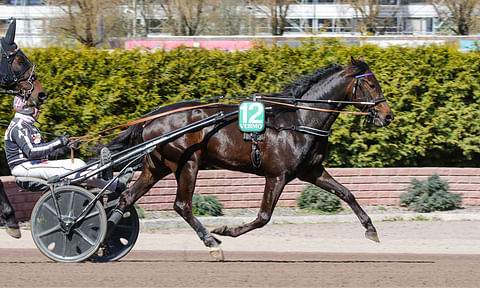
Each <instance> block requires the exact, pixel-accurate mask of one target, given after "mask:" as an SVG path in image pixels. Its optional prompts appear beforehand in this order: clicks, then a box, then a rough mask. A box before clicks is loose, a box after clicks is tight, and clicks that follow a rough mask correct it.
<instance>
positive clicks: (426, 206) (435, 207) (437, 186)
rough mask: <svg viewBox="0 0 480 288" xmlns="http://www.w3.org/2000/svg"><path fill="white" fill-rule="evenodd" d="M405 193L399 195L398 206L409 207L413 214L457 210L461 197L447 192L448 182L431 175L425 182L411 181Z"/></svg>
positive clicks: (436, 175)
mask: <svg viewBox="0 0 480 288" xmlns="http://www.w3.org/2000/svg"><path fill="white" fill-rule="evenodd" d="M411 184H412V185H411V186H410V187H409V188H407V189H406V190H407V193H403V194H402V195H400V202H399V204H400V206H404V207H409V208H411V209H413V211H415V212H432V211H445V210H453V209H455V208H457V207H458V206H459V204H460V202H461V201H462V195H461V194H456V193H452V192H450V191H449V187H448V182H447V181H443V180H441V179H440V176H438V174H433V175H432V176H430V177H428V179H427V180H425V181H419V180H417V179H412V181H411Z"/></svg>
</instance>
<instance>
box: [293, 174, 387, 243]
mask: <svg viewBox="0 0 480 288" xmlns="http://www.w3.org/2000/svg"><path fill="white" fill-rule="evenodd" d="M298 178H299V179H300V180H303V181H306V182H310V183H312V184H315V185H317V186H318V187H320V188H322V189H324V190H326V191H328V192H331V193H333V194H335V195H337V196H338V197H340V199H342V200H343V201H345V202H346V203H347V204H348V205H349V206H350V207H351V208H352V210H353V212H354V213H355V215H357V217H358V219H359V220H360V223H362V225H363V227H365V229H367V231H365V236H366V237H367V238H368V239H370V240H372V241H375V242H380V240H379V239H378V235H377V230H376V229H375V227H374V226H373V224H372V220H371V219H370V217H369V216H368V215H367V213H366V212H365V211H364V210H363V209H362V207H360V205H359V204H358V202H357V200H356V199H355V196H353V194H352V192H350V190H348V189H347V188H346V187H345V186H343V185H342V184H340V183H338V182H337V181H336V180H335V179H333V177H332V176H331V175H330V174H328V172H327V171H326V170H325V168H324V167H323V166H319V167H317V168H314V169H309V170H307V172H306V173H304V174H302V175H299V177H298Z"/></svg>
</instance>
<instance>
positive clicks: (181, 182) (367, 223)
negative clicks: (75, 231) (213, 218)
mask: <svg viewBox="0 0 480 288" xmlns="http://www.w3.org/2000/svg"><path fill="white" fill-rule="evenodd" d="M364 83H365V84H366V85H364ZM268 95H269V96H275V97H272V98H274V99H280V100H282V99H284V100H285V101H287V102H288V101H290V102H295V105H293V104H292V105H289V106H285V105H281V103H278V102H275V104H272V103H268V102H266V103H265V105H266V109H265V111H267V112H268V113H267V116H266V120H265V122H266V127H267V129H266V130H265V132H264V135H263V136H264V138H263V140H262V141H258V142H257V141H254V143H255V144H252V142H248V141H245V140H244V137H243V133H242V132H241V131H240V130H239V126H238V117H237V116H236V115H234V116H231V117H228V118H226V119H223V120H221V121H219V122H218V123H216V124H215V125H214V126H210V127H206V128H202V129H200V130H198V131H194V132H191V133H186V134H184V135H182V136H180V137H178V138H176V139H175V140H173V141H171V142H169V143H166V144H163V145H158V146H157V147H156V148H155V150H154V151H153V152H152V153H150V154H148V155H147V156H145V157H144V159H143V166H142V173H141V175H140V177H139V178H138V180H137V181H136V182H135V183H134V184H133V185H132V186H131V187H130V188H128V189H127V190H125V191H124V192H123V193H122V195H121V197H120V201H119V204H118V205H117V210H115V212H114V213H118V215H121V214H122V212H123V211H126V210H127V209H128V208H129V207H130V206H131V205H133V204H134V202H135V201H136V200H138V199H139V198H140V197H141V196H142V195H144V194H145V193H146V192H147V191H149V189H150V188H152V186H153V185H154V184H155V183H156V182H157V181H159V180H160V179H162V178H163V177H165V176H166V175H168V174H170V173H174V174H175V177H176V181H177V192H176V199H175V203H174V209H175V211H176V212H177V213H178V214H180V215H181V217H183V218H184V219H185V221H186V222H187V223H188V224H189V225H190V226H191V227H192V228H193V229H194V230H195V232H196V233H197V235H198V236H199V237H200V239H201V240H202V241H203V242H204V244H205V245H206V246H207V247H210V253H211V255H212V256H213V257H215V258H216V259H217V260H223V252H222V250H221V249H220V246H219V245H220V243H221V242H220V241H219V240H218V239H216V238H215V237H214V236H213V235H212V233H214V234H218V235H223V236H231V237H237V236H240V235H242V234H245V233H247V232H249V231H251V230H254V229H256V228H260V227H262V226H264V225H265V224H267V223H268V222H269V220H270V218H271V217H272V213H273V210H274V208H275V205H276V203H277V201H278V199H279V197H280V195H281V193H282V191H283V188H284V187H285V185H286V184H287V183H289V182H290V181H292V180H293V179H295V178H298V179H300V180H302V181H306V182H309V183H313V184H315V185H317V186H318V187H320V188H322V189H325V190H326V191H329V192H331V193H334V194H335V195H337V196H338V197H340V198H341V199H342V200H343V201H345V202H346V203H347V204H348V205H349V206H350V207H351V208H352V210H353V211H354V213H355V214H356V215H357V217H358V218H359V220H360V223H361V224H362V225H363V226H364V227H365V229H366V232H365V235H366V237H367V238H368V239H371V240H373V241H377V242H378V241H379V239H378V236H377V232H376V229H375V227H374V226H373V224H372V221H371V219H370V217H369V216H368V215H367V214H366V213H365V211H364V210H363V209H362V208H361V207H360V205H359V204H358V202H357V201H356V199H355V197H354V196H353V195H352V193H351V192H350V191H349V190H348V189H347V188H345V187H344V186H343V185H341V184H340V183H338V182H337V181H335V179H333V178H332V176H330V175H329V173H328V172H327V171H326V170H325V168H324V167H323V166H322V162H323V161H324V160H325V157H326V154H327V144H328V134H329V131H330V127H331V126H332V125H333V123H334V122H335V120H336V119H337V117H338V115H339V111H340V110H342V109H343V108H344V107H345V106H347V105H349V104H353V105H354V106H355V107H357V108H358V109H361V110H363V111H365V110H368V115H369V116H370V118H371V119H370V120H371V121H372V122H373V124H374V125H375V126H377V127H383V126H387V125H388V124H390V122H391V121H392V120H393V118H394V116H393V113H392V111H391V110H390V107H389V106H388V104H387V102H386V99H385V98H384V96H383V92H382V89H381V87H380V84H379V82H378V81H377V79H376V78H375V76H374V74H373V73H372V72H371V71H370V68H369V66H368V65H367V64H366V63H365V62H364V61H363V58H362V57H360V58H359V59H354V58H353V57H352V58H351V65H349V66H347V67H342V66H340V65H337V64H331V65H329V66H327V67H324V68H320V69H318V70H316V71H315V72H313V73H312V74H310V75H307V76H303V77H300V78H299V79H297V80H296V81H295V82H294V83H292V84H290V85H289V86H287V87H286V88H285V89H284V91H283V92H280V93H274V94H268ZM264 96H265V99H268V97H266V96H267V95H264ZM260 99H261V96H260ZM260 101H262V100H260ZM297 102H305V103H306V104H305V106H303V108H304V109H298V107H299V106H296V103H297ZM199 105H201V103H200V102H191V101H185V102H179V103H176V104H172V105H168V106H164V107H159V108H157V109H156V110H153V111H152V112H150V113H149V114H147V115H145V116H144V117H146V116H151V115H154V114H159V113H164V112H165V111H172V110H175V109H178V110H179V111H180V110H181V112H177V113H172V114H170V115H167V116H164V117H159V118H157V119H154V120H150V121H147V122H145V123H143V124H135V125H133V126H131V127H129V128H128V129H127V130H126V131H124V132H123V133H122V134H121V135H120V136H118V137H117V138H115V139H114V140H112V141H111V142H110V143H108V144H107V147H109V148H110V149H111V150H112V151H117V152H118V151H122V150H123V149H126V148H127V147H131V146H133V145H135V144H138V143H141V142H143V141H147V140H149V139H152V138H154V137H157V136H159V135H162V134H164V133H167V132H169V131H171V130H174V129H178V128H180V127H183V126H185V125H187V124H190V123H192V122H195V121H198V120H200V119H203V118H205V117H207V116H210V115H212V114H215V113H218V112H220V111H222V112H225V113H228V112H231V111H235V110H236V109H238V106H236V105H227V104H218V105H216V106H213V107H200V106H199ZM195 106H198V108H195ZM184 107H190V108H191V109H188V110H187V111H185V109H183V108H184ZM344 112H347V111H344ZM352 112H354V111H352ZM254 146H256V148H255V149H257V150H258V151H257V152H259V153H260V154H261V159H262V160H261V164H260V166H259V167H258V168H256V167H254V166H255V163H253V162H254V161H253V160H252V158H253V157H252V150H254ZM203 163H208V164H210V165H214V166H216V167H221V168H224V169H229V170H236V171H241V172H247V173H255V174H257V175H261V176H264V177H265V189H264V193H263V199H262V201H261V207H260V210H259V212H258V216H257V218H256V219H255V220H253V221H252V222H250V223H248V224H245V225H240V226H237V227H228V226H221V227H217V228H215V229H213V230H212V231H211V232H209V231H207V230H206V228H205V227H204V226H203V225H202V224H201V223H200V221H199V220H198V219H197V218H196V217H195V216H194V215H193V213H192V197H193V192H194V189H195V181H196V177H197V173H198V170H199V167H200V166H201V165H202V164H203ZM257 166H258V165H257ZM116 217H117V218H118V217H120V216H116ZM114 218H115V217H113V215H112V216H111V217H110V218H109V221H111V222H113V223H115V219H114Z"/></svg>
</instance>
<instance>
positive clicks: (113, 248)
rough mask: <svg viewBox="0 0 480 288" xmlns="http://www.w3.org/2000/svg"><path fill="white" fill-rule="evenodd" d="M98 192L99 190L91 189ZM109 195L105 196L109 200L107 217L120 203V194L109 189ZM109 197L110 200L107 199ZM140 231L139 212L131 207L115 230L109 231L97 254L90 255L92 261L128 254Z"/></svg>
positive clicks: (107, 259)
mask: <svg viewBox="0 0 480 288" xmlns="http://www.w3.org/2000/svg"><path fill="white" fill-rule="evenodd" d="M91 192H92V193H93V194H97V193H98V192H99V190H93V191H91ZM106 195H107V196H108V197H103V198H102V199H104V201H108V202H107V203H106V204H105V205H104V209H105V212H106V214H107V219H108V217H109V216H110V214H111V213H112V212H113V210H114V209H115V207H116V206H117V204H118V200H119V197H120V195H115V194H114V193H111V192H110V191H107V193H106ZM107 199H109V200H107ZM108 229H111V228H110V227H109V228H108ZM139 232H140V223H139V219H138V213H137V210H136V209H135V207H130V208H129V209H128V210H127V211H126V212H125V213H124V215H123V218H122V219H121V220H120V222H119V223H118V224H117V225H116V226H115V227H114V230H113V231H111V232H110V231H108V233H107V235H108V236H107V238H106V239H105V240H104V242H103V243H102V244H101V245H100V247H99V249H98V250H97V252H95V254H93V255H92V256H91V257H90V259H89V260H90V261H92V262H110V261H116V260H119V259H121V258H122V257H124V256H125V255H127V254H128V253H129V252H130V250H132V248H133V246H134V245H135V242H136V241H137V238H138V233H139Z"/></svg>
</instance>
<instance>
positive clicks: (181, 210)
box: [173, 201, 192, 218]
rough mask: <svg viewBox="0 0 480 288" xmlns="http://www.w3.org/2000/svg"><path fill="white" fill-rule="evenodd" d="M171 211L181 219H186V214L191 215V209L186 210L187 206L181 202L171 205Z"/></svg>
mask: <svg viewBox="0 0 480 288" xmlns="http://www.w3.org/2000/svg"><path fill="white" fill-rule="evenodd" d="M173 210H175V212H177V213H178V214H179V215H180V216H182V217H183V218H186V217H187V216H188V214H191V211H192V210H191V209H187V205H186V204H185V202H183V201H175V203H174V204H173Z"/></svg>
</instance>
